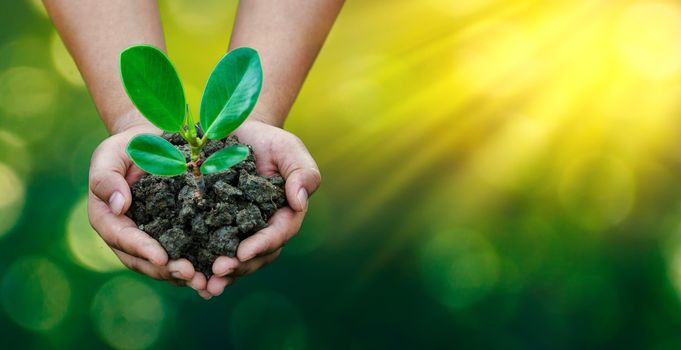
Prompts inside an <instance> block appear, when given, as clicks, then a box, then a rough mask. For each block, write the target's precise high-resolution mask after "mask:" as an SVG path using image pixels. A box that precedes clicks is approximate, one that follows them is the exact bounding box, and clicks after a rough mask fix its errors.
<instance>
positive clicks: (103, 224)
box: [88, 120, 211, 298]
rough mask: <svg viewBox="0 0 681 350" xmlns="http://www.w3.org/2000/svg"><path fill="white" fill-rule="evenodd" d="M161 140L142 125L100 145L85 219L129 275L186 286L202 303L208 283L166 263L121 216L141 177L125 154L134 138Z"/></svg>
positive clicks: (176, 263) (183, 266)
mask: <svg viewBox="0 0 681 350" xmlns="http://www.w3.org/2000/svg"><path fill="white" fill-rule="evenodd" d="M140 133H154V134H158V135H160V134H161V131H160V130H159V129H158V128H156V127H154V126H153V125H151V124H150V123H148V122H146V121H142V120H139V121H136V122H135V123H129V125H126V126H124V127H122V128H121V129H120V130H117V131H115V133H114V134H113V135H112V136H110V137H109V138H107V139H106V140H104V141H103V142H102V143H101V144H100V145H99V146H98V147H97V149H96V150H95V151H94V153H93V154H92V160H91V161H90V177H89V193H88V217H89V219H90V224H91V225H92V227H93V228H94V229H95V231H97V233H99V235H100V236H101V237H102V239H103V240H104V241H105V242H106V244H108V245H109V247H111V249H112V250H113V251H114V253H116V255H117V256H118V258H119V259H120V260H121V262H122V263H123V264H124V265H125V266H127V267H128V268H130V269H131V270H134V271H137V272H140V273H142V274H145V275H147V276H149V277H152V278H154V279H158V280H167V281H169V282H171V283H173V284H175V285H189V286H191V287H192V288H193V289H195V290H197V292H198V293H199V294H200V295H201V296H202V297H204V298H209V297H210V296H211V294H209V293H208V292H207V291H206V283H207V281H206V277H205V276H204V275H203V274H202V273H200V272H195V270H194V267H193V266H192V264H191V263H190V262H189V261H188V260H186V259H179V260H173V261H169V260H168V255H167V254H166V252H165V250H164V249H163V247H161V245H160V244H159V243H158V241H156V240H155V239H153V238H152V237H150V236H149V235H148V234H146V233H145V232H143V231H141V230H139V229H138V228H137V225H136V224H135V222H133V221H132V220H131V219H130V218H128V217H127V216H125V215H124V214H125V212H127V210H128V208H130V205H131V203H132V193H131V191H130V186H131V185H132V184H134V183H135V182H136V181H137V180H138V179H139V178H140V176H141V175H142V174H143V172H142V170H140V169H139V168H138V167H137V166H135V165H134V164H133V163H132V162H131V161H130V158H129V157H128V155H127V153H126V152H125V148H126V146H127V144H128V142H129V141H130V139H132V138H133V137H134V136H135V135H137V134H140Z"/></svg>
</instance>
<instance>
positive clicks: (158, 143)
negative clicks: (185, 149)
mask: <svg viewBox="0 0 681 350" xmlns="http://www.w3.org/2000/svg"><path fill="white" fill-rule="evenodd" d="M126 151H127V152H128V155H129V156H130V159H132V161H133V162H134V163H135V164H136V165H137V166H138V167H140V169H142V170H144V171H146V172H148V173H151V174H154V175H160V176H174V175H179V174H182V173H183V172H185V171H186V170H187V161H186V160H185V158H184V155H183V154H182V152H180V150H178V149H177V148H176V147H175V146H173V145H172V144H171V143H170V142H168V141H166V140H165V139H164V138H162V137H160V136H157V135H152V134H140V135H137V136H135V137H134V138H133V139H132V140H130V143H128V148H127V149H126Z"/></svg>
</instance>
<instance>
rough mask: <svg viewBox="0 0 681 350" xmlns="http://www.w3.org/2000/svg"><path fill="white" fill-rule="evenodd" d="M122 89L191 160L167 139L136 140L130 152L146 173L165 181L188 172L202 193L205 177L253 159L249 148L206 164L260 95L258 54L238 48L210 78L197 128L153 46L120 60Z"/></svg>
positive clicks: (143, 137)
mask: <svg viewBox="0 0 681 350" xmlns="http://www.w3.org/2000/svg"><path fill="white" fill-rule="evenodd" d="M120 67H121V68H120V69H121V78H122V80H123V86H124V87H125V91H126V92H127V94H128V96H129V97H130V99H131V100H132V102H133V104H134V105H135V107H137V109H138V110H139V111H140V113H142V115H144V116H145V117H146V118H147V119H148V120H149V121H150V122H151V123H152V124H154V125H156V126H157V127H158V128H160V129H162V130H165V131H167V132H169V133H179V134H180V135H181V136H182V138H183V139H185V140H186V141H187V143H188V144H189V150H190V159H189V161H187V160H185V156H184V155H183V154H182V152H180V150H178V149H177V148H176V147H175V146H173V145H172V144H171V143H170V142H168V141H166V140H165V139H164V138H162V137H160V136H157V135H153V134H140V135H137V136H135V137H134V138H133V139H132V140H130V143H128V147H127V149H126V151H127V153H128V155H129V156H130V159H132V161H133V162H134V163H135V164H136V165H137V166H138V167H140V168H141V169H142V170H144V171H146V172H148V173H151V174H155V175H160V176H175V175H179V174H182V173H183V172H185V171H190V172H191V173H192V174H193V175H194V179H195V181H196V183H197V186H198V187H199V189H200V190H201V192H203V191H204V190H205V189H204V185H203V183H204V182H203V176H202V174H212V173H217V172H220V171H224V170H227V169H229V168H230V167H232V166H233V165H235V164H237V163H239V162H241V161H242V160H244V159H246V158H247V157H248V153H249V150H248V147H246V146H243V145H234V146H230V147H227V148H224V149H222V150H220V151H218V152H215V153H213V154H212V155H211V156H210V157H208V158H207V159H202V157H201V149H202V148H203V146H204V145H205V144H206V142H207V140H208V139H215V140H219V139H223V138H225V137H227V135H229V133H231V132H232V131H234V130H235V129H236V128H237V127H239V125H241V123H242V122H243V121H244V120H245V119H246V117H248V115H249V114H250V113H251V111H252V110H253V107H254V106H255V103H256V102H257V100H258V96H259V95H260V89H261V87H262V67H261V64H260V57H259V56H258V53H257V52H256V51H255V50H253V49H251V48H245V47H244V48H238V49H235V50H233V51H231V52H230V53H228V54H227V55H225V56H223V57H222V58H221V59H220V61H219V62H218V63H217V65H216V66H215V68H214V69H213V72H212V73H211V74H210V77H209V78H208V82H207V83H206V88H205V89H204V91H203V96H202V98H201V105H200V108H199V125H196V124H195V122H194V118H193V117H192V114H191V111H190V109H189V106H188V105H187V102H186V99H185V96H184V91H183V89H182V82H181V81H180V78H179V76H178V75H177V72H176V71H175V68H174V67H173V65H172V63H171V62H170V60H169V59H168V57H167V56H166V55H165V54H164V53H163V52H162V51H161V50H159V49H157V48H156V47H153V46H149V45H136V46H131V47H128V48H127V49H125V50H123V51H122V52H121V55H120Z"/></svg>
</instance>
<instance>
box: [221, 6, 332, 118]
mask: <svg viewBox="0 0 681 350" xmlns="http://www.w3.org/2000/svg"><path fill="white" fill-rule="evenodd" d="M343 2H344V1H343V0H316V1H310V0H277V1H272V0H244V1H241V2H239V9H238V13H237V17H236V21H235V23H234V31H233V34H232V40H231V43H230V49H233V48H237V47H242V46H248V47H252V48H254V49H256V50H258V52H259V53H260V56H261V60H262V64H263V75H264V77H263V87H262V91H261V93H260V98H259V100H258V104H257V105H256V107H255V109H254V111H253V114H252V115H253V117H254V118H256V119H260V120H262V121H265V122H268V123H270V124H273V125H278V126H281V125H283V123H284V120H285V119H286V116H287V115H288V112H289V110H290V109H291V106H292V105H293V102H294V101H295V99H296V96H297V95H298V92H299V91H300V88H301V86H302V84H303V81H304V80H305V77H306V76H307V73H308V71H309V70H310V68H311V66H312V63H313V62H314V60H315V58H316V57H317V54H318V53H319V50H320V49H321V47H322V44H323V43H324V40H325V39H326V36H327V34H328V33H329V31H330V30H331V26H332V25H333V22H334V20H335V19H336V17H337V16H338V13H339V12H340V9H341V7H342V5H343Z"/></svg>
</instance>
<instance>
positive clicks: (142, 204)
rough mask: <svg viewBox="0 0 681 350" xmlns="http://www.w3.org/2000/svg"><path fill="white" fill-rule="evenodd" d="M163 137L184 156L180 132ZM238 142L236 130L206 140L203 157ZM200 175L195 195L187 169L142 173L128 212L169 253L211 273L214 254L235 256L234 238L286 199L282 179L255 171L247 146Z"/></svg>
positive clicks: (264, 222)
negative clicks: (242, 155)
mask: <svg viewBox="0 0 681 350" xmlns="http://www.w3.org/2000/svg"><path fill="white" fill-rule="evenodd" d="M164 138H166V139H167V140H168V141H170V142H171V143H173V144H174V145H176V146H177V147H178V148H179V149H180V150H181V151H182V152H183V153H184V154H185V157H187V159H188V158H189V148H188V147H187V144H186V142H185V141H184V140H183V139H182V138H181V137H179V135H174V136H173V135H164ZM238 143H239V140H238V139H237V138H236V136H230V137H228V138H226V139H225V140H221V141H216V140H209V141H208V143H207V144H206V145H205V146H204V148H203V156H204V158H203V159H205V157H208V156H210V155H211V154H213V153H214V152H216V151H218V150H220V149H222V148H224V147H227V146H231V145H234V144H238ZM249 148H250V146H249ZM204 181H205V188H206V191H205V193H204V194H203V195H202V196H201V197H200V198H197V196H196V192H197V187H196V184H195V182H194V179H193V175H191V174H189V173H185V174H183V175H178V176H173V177H166V176H155V175H151V174H145V175H144V176H142V178H140V179H139V181H137V183H135V184H134V185H133V186H132V198H133V200H132V206H131V207H130V210H128V213H127V215H128V216H129V217H130V218H132V219H133V220H134V221H135V222H136V223H137V225H138V226H139V228H140V229H141V230H142V231H144V232H146V233H148V234H149V235H150V236H151V237H154V238H155V239H157V240H158V241H159V242H160V243H161V245H162V246H163V248H165V250H166V251H167V252H168V256H169V257H170V259H179V258H186V259H188V260H189V261H191V263H192V264H193V265H194V268H195V269H196V270H197V271H200V272H203V273H204V274H205V275H206V276H210V275H212V271H211V268H212V265H213V262H214V261H215V259H216V258H217V257H218V256H221V255H226V256H235V254H236V249H237V247H238V245H239V242H241V241H242V240H243V239H245V238H246V237H249V236H251V235H252V234H254V233H255V232H257V231H259V230H260V229H262V228H264V227H266V226H267V221H268V220H269V218H270V217H271V216H272V215H273V214H274V212H275V211H277V209H279V208H282V207H284V206H285V205H286V204H287V203H286V195H285V192H284V189H283V188H284V179H283V178H282V177H281V176H279V175H275V176H271V177H265V176H260V175H258V173H257V172H256V169H255V158H254V157H253V152H252V151H251V155H250V156H249V157H248V159H246V160H244V161H243V162H241V163H239V164H237V165H235V166H233V167H232V168H231V169H229V170H227V171H224V172H221V173H217V174H211V175H204Z"/></svg>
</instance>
